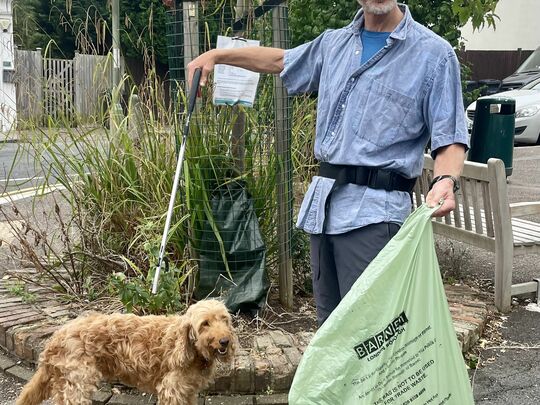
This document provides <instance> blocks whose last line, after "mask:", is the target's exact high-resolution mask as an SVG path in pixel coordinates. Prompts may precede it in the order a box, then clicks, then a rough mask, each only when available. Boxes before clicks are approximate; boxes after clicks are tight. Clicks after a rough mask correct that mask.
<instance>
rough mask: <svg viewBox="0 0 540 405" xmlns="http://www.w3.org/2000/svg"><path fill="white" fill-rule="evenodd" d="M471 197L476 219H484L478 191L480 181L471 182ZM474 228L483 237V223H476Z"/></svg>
mask: <svg viewBox="0 0 540 405" xmlns="http://www.w3.org/2000/svg"><path fill="white" fill-rule="evenodd" d="M471 188H472V192H471V197H472V203H473V210H474V218H475V219H476V218H482V213H481V209H480V204H479V201H480V198H481V196H480V192H479V190H478V181H471ZM474 227H475V229H476V233H478V234H480V235H482V234H483V233H484V229H483V227H482V221H474Z"/></svg>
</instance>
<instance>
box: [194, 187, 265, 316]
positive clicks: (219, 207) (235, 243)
mask: <svg viewBox="0 0 540 405" xmlns="http://www.w3.org/2000/svg"><path fill="white" fill-rule="evenodd" d="M210 205H211V216H210V217H209V218H208V215H207V219H206V221H205V223H204V226H203V231H202V237H201V243H200V245H199V272H198V282H197V287H196V290H195V296H196V298H198V299H202V298H205V297H215V296H222V298H223V299H224V301H225V305H226V306H227V308H228V309H229V311H231V312H233V313H234V312H238V311H240V312H249V313H252V314H254V313H256V312H257V311H259V310H260V309H262V307H263V305H264V302H265V299H266V294H267V292H268V289H269V287H270V283H269V281H268V276H267V274H266V270H265V257H266V247H265V244H264V242H263V239H262V236H261V233H260V230H259V222H258V220H257V216H256V215H255V210H254V207H253V200H252V199H251V196H250V194H249V193H248V191H247V189H246V186H245V183H243V182H239V181H232V182H230V183H227V184H225V185H223V186H220V187H218V188H217V189H216V190H214V192H213V193H212V198H211V201H210ZM231 277H232V278H231Z"/></svg>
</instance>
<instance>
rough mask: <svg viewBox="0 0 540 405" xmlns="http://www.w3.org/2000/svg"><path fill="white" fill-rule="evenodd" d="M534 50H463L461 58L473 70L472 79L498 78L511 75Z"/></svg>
mask: <svg viewBox="0 0 540 405" xmlns="http://www.w3.org/2000/svg"><path fill="white" fill-rule="evenodd" d="M532 52H533V51H530V50H521V49H518V50H515V51H462V52H459V53H458V55H459V60H460V61H461V62H465V63H467V64H468V65H469V66H470V67H471V70H472V77H471V80H484V79H497V80H502V79H504V78H505V77H507V76H510V75H511V74H512V73H514V72H515V71H516V69H517V68H518V67H519V65H521V64H522V63H523V61H525V59H527V57H528V56H529V55H530V54H531V53H532Z"/></svg>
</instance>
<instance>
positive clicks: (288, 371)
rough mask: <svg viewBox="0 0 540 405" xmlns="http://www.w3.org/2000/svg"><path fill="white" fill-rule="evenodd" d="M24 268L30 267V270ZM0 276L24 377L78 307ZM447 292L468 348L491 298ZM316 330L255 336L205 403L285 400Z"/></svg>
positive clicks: (8, 352) (121, 398)
mask: <svg viewBox="0 0 540 405" xmlns="http://www.w3.org/2000/svg"><path fill="white" fill-rule="evenodd" d="M25 271H27V272H28V271H30V270H29V269H25ZM7 281H8V280H5V279H3V280H0V347H1V348H3V349H4V351H5V354H0V370H1V371H3V372H4V373H6V374H8V375H11V376H13V377H15V378H17V379H19V380H21V381H22V382H24V381H26V380H27V379H28V378H30V376H31V375H32V367H34V366H35V364H36V362H37V359H38V358H39V354H40V352H41V350H42V349H43V346H44V344H45V342H46V341H47V339H48V338H49V337H50V336H51V334H52V333H53V332H54V331H55V330H57V329H58V328H59V327H60V326H61V325H62V324H64V323H65V322H66V321H67V320H68V319H70V318H72V317H73V316H75V315H76V313H77V310H76V308H74V307H71V306H69V305H64V304H62V303H60V302H56V301H54V300H52V299H50V297H48V296H47V292H46V291H47V290H46V289H42V290H37V291H35V292H34V294H35V296H37V297H38V298H37V300H36V301H35V302H34V303H29V302H25V300H24V299H23V298H21V297H17V296H14V295H13V294H12V293H11V292H10V288H9V285H8V283H7ZM446 295H447V298H448V303H449V306H450V312H451V314H452V319H453V323H454V328H455V330H456V334H457V337H458V340H459V342H460V345H461V348H462V351H463V352H466V351H468V350H469V349H470V348H472V347H473V346H474V344H475V343H476V342H477V341H478V339H479V338H480V336H481V334H482V331H483V328H484V326H485V323H486V321H487V316H488V312H489V308H488V305H487V304H486V302H485V301H486V297H485V296H482V295H481V294H480V293H478V292H476V291H474V290H472V289H471V288H469V287H466V286H447V287H446ZM312 337H313V333H310V332H301V333H297V334H287V333H284V332H282V331H278V330H269V331H267V332H266V333H262V334H259V335H257V336H255V337H254V339H253V344H252V347H242V348H240V349H239V350H238V352H237V356H236V358H235V361H234V363H233V364H232V365H221V364H220V365H219V366H218V370H217V372H216V378H215V381H214V382H213V383H212V384H211V385H210V387H209V388H208V390H207V391H206V392H205V396H204V397H201V399H200V404H203V405H218V404H220V405H228V404H235V405H242V404H250V405H253V404H254V405H259V404H274V405H279V404H286V403H287V398H286V397H287V396H286V392H287V391H288V389H289V387H290V385H291V382H292V379H293V376H294V372H295V371H296V368H297V366H298V364H299V362H300V359H301V357H302V354H303V352H304V350H305V348H306V347H307V345H308V344H309V341H310V339H311V338H312ZM94 403H95V404H108V405H115V404H150V403H155V399H154V398H153V397H152V396H151V395H144V396H143V395H128V394H123V393H122V394H118V393H112V392H110V391H99V392H98V393H96V397H95V400H94Z"/></svg>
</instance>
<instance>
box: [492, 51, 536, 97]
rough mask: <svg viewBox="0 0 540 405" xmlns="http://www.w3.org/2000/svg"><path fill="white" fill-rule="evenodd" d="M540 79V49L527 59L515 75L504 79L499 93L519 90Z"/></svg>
mask: <svg viewBox="0 0 540 405" xmlns="http://www.w3.org/2000/svg"><path fill="white" fill-rule="evenodd" d="M538 78H540V47H538V48H536V50H535V51H534V52H533V53H532V54H530V55H529V57H528V58H527V59H525V62H523V63H522V64H521V65H520V67H519V68H518V69H517V70H516V71H515V73H512V74H511V75H510V76H508V77H506V78H505V79H503V81H502V83H501V87H500V90H499V91H508V90H514V89H519V88H521V87H523V86H524V85H526V84H528V83H530V82H532V81H533V80H536V79H538Z"/></svg>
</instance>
